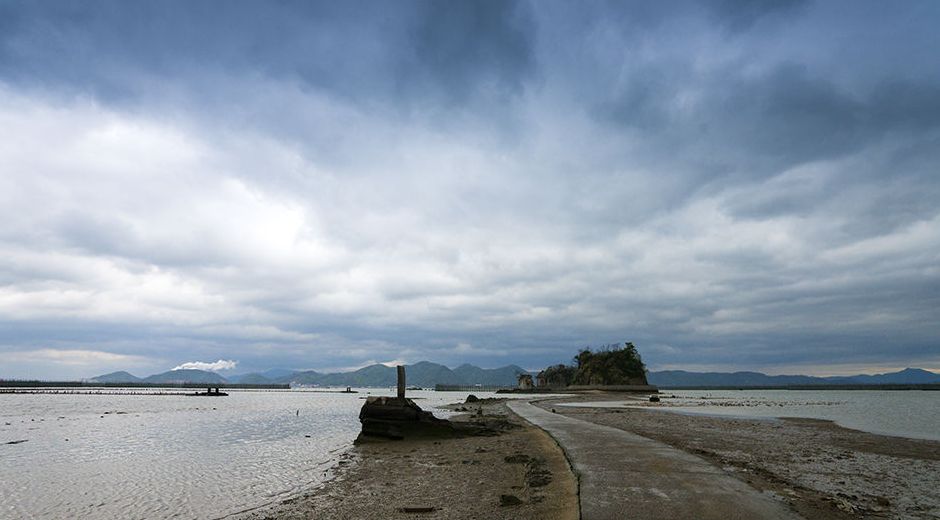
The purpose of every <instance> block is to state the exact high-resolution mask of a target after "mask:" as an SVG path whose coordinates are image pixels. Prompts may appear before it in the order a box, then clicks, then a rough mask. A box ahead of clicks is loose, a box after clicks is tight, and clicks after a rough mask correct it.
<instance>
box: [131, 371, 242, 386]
mask: <svg viewBox="0 0 940 520" xmlns="http://www.w3.org/2000/svg"><path fill="white" fill-rule="evenodd" d="M143 382H144V383H220V384H222V383H226V382H227V381H226V380H225V378H224V377H222V376H220V375H219V374H216V373H215V372H208V371H206V370H194V369H180V370H170V371H168V372H163V373H162V374H154V375H152V376H149V377H145V378H144V379H143Z"/></svg>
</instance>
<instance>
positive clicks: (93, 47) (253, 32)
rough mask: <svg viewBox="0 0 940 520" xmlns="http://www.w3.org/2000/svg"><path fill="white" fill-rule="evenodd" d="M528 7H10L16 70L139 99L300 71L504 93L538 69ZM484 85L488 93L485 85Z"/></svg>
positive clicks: (397, 86)
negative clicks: (177, 86) (169, 89)
mask: <svg viewBox="0 0 940 520" xmlns="http://www.w3.org/2000/svg"><path fill="white" fill-rule="evenodd" d="M524 7H525V6H522V5H518V4H514V3H503V2H499V3H497V2H468V3H456V4H445V3H440V2H401V3H397V4H396V5H395V6H394V8H389V9H382V10H377V9H376V5H375V4H374V3H371V2H340V3H329V2H322V3H313V2H278V3H275V4H270V5H259V4H257V3H255V2H248V1H235V2H225V3H224V5H223V4H220V3H217V2H166V3H160V4H152V3H137V4H130V3H127V2H117V1H116V2H107V1H105V2H96V4H95V5H94V6H93V7H92V8H89V6H81V5H78V4H75V3H72V2H50V3H45V4H35V3H28V2H27V3H11V4H9V5H6V6H5V12H6V13H7V16H5V17H4V20H5V21H4V29H5V30H4V31H3V33H2V34H3V36H0V38H2V40H0V41H2V43H0V70H2V71H3V73H4V77H5V78H6V79H7V80H8V81H9V80H14V81H19V82H23V83H26V84H33V85H36V84H38V85H44V86H50V87H53V88H56V87H63V86H64V87H67V88H69V89H73V90H77V91H79V92H81V91H90V92H93V93H95V94H97V95H98V96H100V97H101V98H103V99H104V100H112V99H122V98H124V97H132V98H134V97H138V96H140V95H141V94H143V93H147V92H148V91H152V90H153V89H154V88H155V86H154V85H149V84H148V83H150V82H160V81H167V80H169V81H172V82H174V83H182V84H189V86H190V87H195V88H197V89H203V90H204V91H203V92H197V94H201V96H212V95H214V94H213V92H214V91H216V89H217V88H218V89H220V90H222V91H224V90H225V85H224V84H218V85H216V84H212V82H213V81H217V80H219V79H221V78H218V77H217V75H222V76H241V75H249V76H250V75H253V74H257V75H261V76H268V77H273V78H277V79H281V80H286V81H298V82H300V83H301V84H303V85H306V86H308V87H309V88H316V89H325V90H328V91H329V92H330V93H331V94H332V95H335V96H336V97H339V98H344V97H351V98H353V99H359V100H363V101H368V100H369V99H372V98H377V99H379V100H383V101H388V100H389V98H390V97H394V100H395V101H396V102H402V101H406V102H411V103H422V102H424V101H426V100H425V99H424V98H425V97H427V96H430V97H432V98H434V99H435V100H436V101H445V102H454V103H458V102H460V103H462V102H466V101H467V100H468V98H472V97H474V96H475V95H476V94H483V95H486V96H487V97H488V98H490V100H494V99H496V100H498V99H499V96H500V95H504V94H511V93H513V92H515V91H518V90H519V89H520V88H521V86H522V81H523V79H524V78H525V77H526V76H527V75H528V74H529V73H530V72H531V70H532V62H531V56H530V54H531V50H530V41H529V40H530V38H531V36H532V30H533V27H532V24H531V21H530V19H529V17H528V15H527V11H526V9H524ZM480 91H484V92H480Z"/></svg>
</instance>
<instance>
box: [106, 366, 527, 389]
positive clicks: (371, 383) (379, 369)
mask: <svg viewBox="0 0 940 520" xmlns="http://www.w3.org/2000/svg"><path fill="white" fill-rule="evenodd" d="M405 373H406V379H407V383H408V386H420V387H425V388H432V387H434V386H435V385H438V384H444V385H484V386H515V385H516V382H517V377H518V375H519V374H522V373H526V371H525V370H524V369H522V368H520V367H518V366H516V365H508V366H504V367H500V368H480V367H477V366H473V365H469V364H464V365H460V366H459V367H457V368H455V369H453V370H451V369H450V368H447V367H446V366H444V365H439V364H437V363H431V362H429V361H421V362H419V363H415V364H414V365H406V366H405ZM397 380H398V374H397V372H396V370H395V367H389V366H385V365H381V364H375V365H369V366H367V367H364V368H360V369H359V370H355V371H352V372H338V373H332V374H324V373H320V372H315V371H313V370H306V371H292V370H284V369H273V370H267V371H264V372H253V373H250V374H240V375H234V376H230V377H228V378H223V377H222V376H220V375H218V374H216V373H215V372H208V371H205V370H171V371H169V372H163V373H162V374H154V375H152V376H149V377H146V378H143V379H141V378H139V377H137V376H134V375H133V374H130V373H127V372H124V371H121V372H112V373H110V374H104V375H100V376H97V377H94V378H92V379H90V381H91V382H93V383H239V384H254V385H258V384H276V383H282V384H283V383H295V384H304V385H319V386H356V387H385V386H394V385H395V384H396V383H397Z"/></svg>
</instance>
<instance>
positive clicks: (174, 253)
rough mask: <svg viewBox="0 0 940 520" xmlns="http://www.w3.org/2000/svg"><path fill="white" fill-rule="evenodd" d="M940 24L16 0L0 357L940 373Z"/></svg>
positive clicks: (598, 7) (897, 15) (677, 7)
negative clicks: (630, 354)
mask: <svg viewBox="0 0 940 520" xmlns="http://www.w3.org/2000/svg"><path fill="white" fill-rule="evenodd" d="M938 26H940V2H936V1H933V0H925V1H920V2H918V1H908V2H901V3H896V2H882V1H868V2H862V1H855V0H852V1H845V2H838V1H826V2H802V1H776V2H746V1H711V2H707V1H706V2H610V3H608V2H587V3H585V2H567V1H564V2H562V1H558V2H554V1H543V0H539V1H537V2H531V3H530V2H522V3H510V2H496V1H479V2H443V1H440V2H403V1H396V2H351V1H344V2H328V3H322V4H320V5H313V4H311V3H309V2H289V1H286V2H277V3H275V2H265V3H262V2H253V1H244V2H240V1H226V2H221V1H216V2H206V1H196V2H193V1H179V2H172V1H161V2H144V1H126V0H119V1H114V2H105V1H90V2H68V1H62V2H55V1H42V2H34V1H22V2H19V1H9V0H0V377H17V378H22V377H42V378H76V377H90V376H94V375H96V374H100V373H103V372H108V371H112V370H118V369H126V370H129V371H131V372H133V373H135V374H137V375H147V374H150V373H153V372H158V371H163V370H168V369H170V368H173V367H178V366H183V365H186V366H210V365H209V364H210V363H211V365H212V366H215V367H219V369H220V370H221V369H222V368H225V369H227V370H222V371H221V372H220V373H221V374H223V375H225V374H227V373H236V372H245V371H250V370H255V369H266V368H272V367H286V368H312V369H323V370H336V369H350V368H355V367H359V366H363V365H365V364H369V363H373V362H389V361H405V362H416V361H420V360H425V359H426V360H431V361H436V362H441V363H444V364H447V365H450V366H455V365H457V364H460V363H463V362H470V363H474V364H477V365H480V366H484V367H495V366H501V365H506V364H509V363H515V364H519V365H521V366H523V367H525V368H541V367H543V366H545V365H547V364H551V363H558V362H567V361H569V360H570V359H571V356H572V355H573V354H574V353H575V351H576V350H577V348H579V347H584V346H590V345H594V346H597V345H601V344H605V343H611V342H616V341H624V340H630V341H633V342H634V343H635V344H636V345H637V346H638V348H639V350H640V352H641V354H642V355H643V357H644V360H645V361H646V362H647V364H648V366H649V367H650V368H651V369H656V370H658V369H664V368H684V369H691V370H701V369H714V370H735V369H758V370H762V371H765V372H769V373H811V374H840V373H854V372H878V371H884V370H890V369H894V368H902V367H906V366H919V367H923V368H928V369H935V370H937V369H940V66H938V61H937V60H938V58H937V56H938V54H937V53H938V49H940V31H938V30H937V27H938ZM218 360H222V361H223V362H221V363H217V361H218ZM228 361H234V362H236V363H237V366H236V367H235V368H234V369H233V368H230V367H231V363H228ZM187 363H203V364H204V365H198V364H197V365H190V364H187Z"/></svg>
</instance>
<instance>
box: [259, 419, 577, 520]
mask: <svg viewBox="0 0 940 520" xmlns="http://www.w3.org/2000/svg"><path fill="white" fill-rule="evenodd" d="M459 408H465V409H466V410H467V411H469V412H472V413H471V414H468V415H467V416H463V417H460V418H458V420H485V421H487V422H493V421H499V422H503V423H504V428H502V429H501V433H500V434H499V435H494V436H479V437H462V438H448V439H420V440H402V441H383V442H375V443H366V444H362V445H358V446H356V447H354V448H353V449H352V450H350V451H349V452H348V453H346V454H345V455H344V457H343V460H341V461H340V464H339V467H338V469H337V470H336V474H335V477H334V478H333V479H331V480H330V481H328V482H327V483H326V484H325V485H323V486H321V487H319V488H317V489H313V490H311V491H310V492H308V493H306V494H304V495H302V496H299V497H296V498H293V499H290V500H287V501H285V502H282V503H279V504H275V505H272V506H270V507H267V508H264V509H261V510H257V511H253V512H249V513H246V514H244V515H242V516H241V518H243V519H252V520H260V519H291V520H293V519H306V518H317V519H318V520H319V519H364V520H368V519H389V518H391V519H415V518H421V519H506V520H509V519H519V518H539V519H547V520H575V519H577V518H578V498H577V483H576V481H575V478H574V475H573V473H572V472H571V470H570V468H569V466H568V462H567V460H566V459H565V457H564V454H563V453H562V451H561V449H560V448H559V447H558V445H557V444H555V442H554V440H552V438H551V437H549V436H548V435H547V434H546V433H545V432H543V431H542V430H540V429H538V428H535V427H533V426H531V425H529V424H528V423H526V422H525V421H522V420H521V419H519V418H517V417H515V416H514V415H512V414H509V413H508V410H507V408H506V406H505V404H504V403H503V402H499V401H495V402H493V401H490V402H486V403H480V404H472V405H469V404H468V405H466V406H460V407H459Z"/></svg>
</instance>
